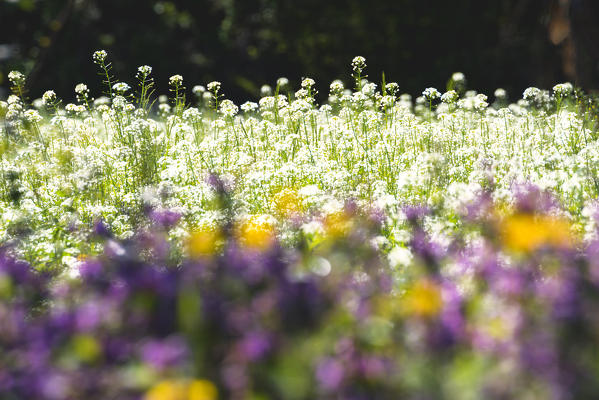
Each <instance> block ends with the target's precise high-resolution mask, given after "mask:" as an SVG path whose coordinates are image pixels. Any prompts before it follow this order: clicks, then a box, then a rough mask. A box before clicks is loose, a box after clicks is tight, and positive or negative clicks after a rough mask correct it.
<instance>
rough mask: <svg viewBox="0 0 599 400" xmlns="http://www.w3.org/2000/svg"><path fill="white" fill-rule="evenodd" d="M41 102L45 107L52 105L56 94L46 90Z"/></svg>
mask: <svg viewBox="0 0 599 400" xmlns="http://www.w3.org/2000/svg"><path fill="white" fill-rule="evenodd" d="M42 101H43V102H44V104H46V105H50V104H52V103H54V101H56V93H55V92H54V90H46V92H44V94H43V96H42Z"/></svg>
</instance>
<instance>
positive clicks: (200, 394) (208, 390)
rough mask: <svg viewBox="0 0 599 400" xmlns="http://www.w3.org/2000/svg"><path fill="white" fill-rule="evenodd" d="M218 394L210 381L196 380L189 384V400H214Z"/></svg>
mask: <svg viewBox="0 0 599 400" xmlns="http://www.w3.org/2000/svg"><path fill="white" fill-rule="evenodd" d="M217 397H218V392H217V390H216V386H214V384H213V383H212V382H210V381H207V380H203V379H196V380H195V381H193V382H191V383H190V384H189V400H216V399H217Z"/></svg>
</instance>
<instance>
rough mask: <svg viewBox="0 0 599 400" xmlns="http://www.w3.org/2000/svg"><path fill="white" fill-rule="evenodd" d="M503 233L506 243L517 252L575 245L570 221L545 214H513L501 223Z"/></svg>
mask: <svg viewBox="0 0 599 400" xmlns="http://www.w3.org/2000/svg"><path fill="white" fill-rule="evenodd" d="M501 235H502V240H503V243H504V245H505V246H506V247H507V248H508V249H509V250H512V251H516V252H531V251H535V250H538V249H540V248H541V247H543V246H550V247H556V248H571V247H572V246H573V245H574V237H573V236H572V232H571V227H570V223H569V222H568V221H567V220H565V219H563V218H558V217H552V216H545V215H533V214H523V213H522V214H515V215H512V216H510V217H508V218H507V219H506V220H505V221H503V223H502V224H501Z"/></svg>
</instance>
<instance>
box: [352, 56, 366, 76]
mask: <svg viewBox="0 0 599 400" xmlns="http://www.w3.org/2000/svg"><path fill="white" fill-rule="evenodd" d="M351 66H352V69H353V70H354V72H356V73H361V72H362V71H364V69H365V68H366V59H365V58H364V57H362V56H357V57H354V59H353V60H352V62H351Z"/></svg>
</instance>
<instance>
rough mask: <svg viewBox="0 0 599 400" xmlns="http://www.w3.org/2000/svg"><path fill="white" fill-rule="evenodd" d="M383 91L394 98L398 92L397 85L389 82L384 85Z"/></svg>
mask: <svg viewBox="0 0 599 400" xmlns="http://www.w3.org/2000/svg"><path fill="white" fill-rule="evenodd" d="M385 91H386V92H387V93H389V94H390V95H391V96H395V95H397V92H399V85H398V84H397V83H396V82H389V83H387V84H386V85H385Z"/></svg>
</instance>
